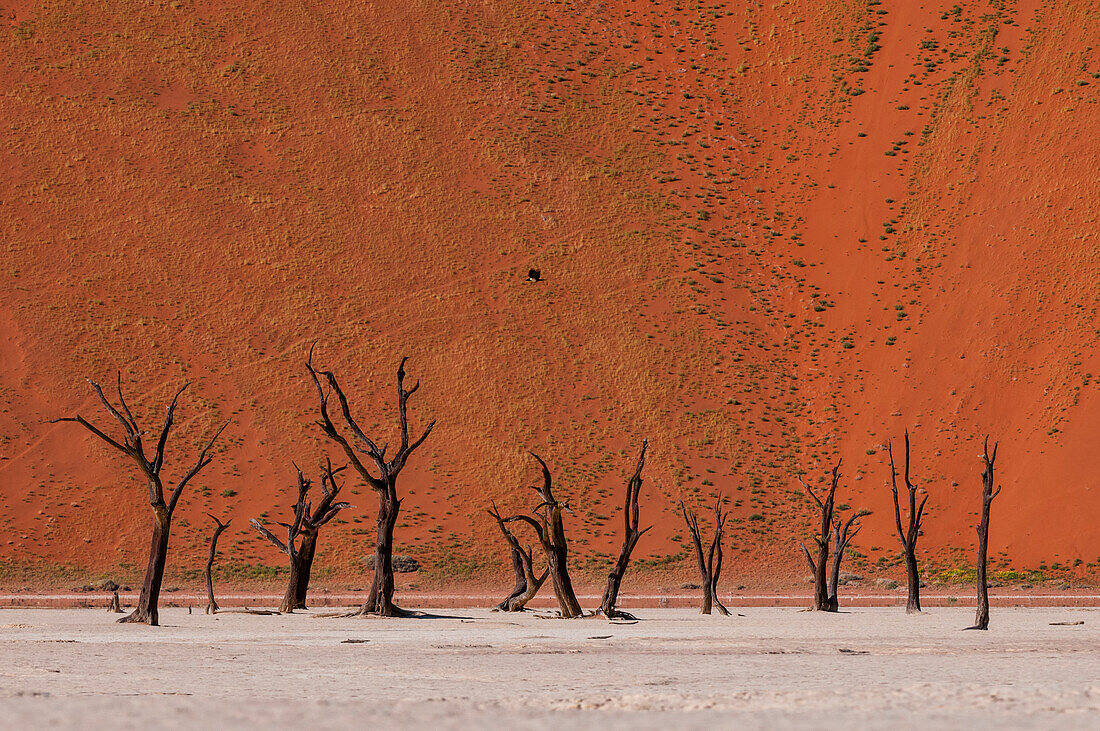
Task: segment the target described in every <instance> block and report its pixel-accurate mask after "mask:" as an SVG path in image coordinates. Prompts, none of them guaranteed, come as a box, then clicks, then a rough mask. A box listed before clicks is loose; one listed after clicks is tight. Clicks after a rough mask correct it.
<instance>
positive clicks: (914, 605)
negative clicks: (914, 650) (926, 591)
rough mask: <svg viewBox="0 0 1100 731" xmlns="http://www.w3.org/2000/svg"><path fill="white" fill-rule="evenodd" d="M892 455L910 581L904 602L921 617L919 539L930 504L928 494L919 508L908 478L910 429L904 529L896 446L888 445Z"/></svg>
mask: <svg viewBox="0 0 1100 731" xmlns="http://www.w3.org/2000/svg"><path fill="white" fill-rule="evenodd" d="M887 450H888V452H889V454H890V491H891V492H892V493H893V497H894V524H895V526H896V527H897V531H898V540H899V541H901V548H902V553H903V554H904V555H905V574H906V577H907V579H908V588H909V597H908V599H907V600H906V602H905V613H906V614H919V613H920V611H921V609H920V571H919V569H918V568H917V538H918V537H919V536H920V533H921V522H922V521H923V519H924V506H925V503H927V502H928V495H925V496H924V498H922V499H921V501H920V506H918V505H917V486H916V485H914V484H913V481H912V480H911V479H910V478H909V430H908V429H907V430H906V431H905V473H904V476H905V489H906V492H907V493H908V494H909V525H908V527H906V528H904V529H903V528H902V524H901V504H900V503H899V501H898V471H897V468H896V467H894V447H893V445H892V444H887Z"/></svg>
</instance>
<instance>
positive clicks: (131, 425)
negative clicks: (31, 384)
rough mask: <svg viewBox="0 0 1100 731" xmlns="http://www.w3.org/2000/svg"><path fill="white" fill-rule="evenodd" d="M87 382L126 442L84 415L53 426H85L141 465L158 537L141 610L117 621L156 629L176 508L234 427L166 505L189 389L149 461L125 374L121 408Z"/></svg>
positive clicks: (169, 413)
mask: <svg viewBox="0 0 1100 731" xmlns="http://www.w3.org/2000/svg"><path fill="white" fill-rule="evenodd" d="M88 382H89V383H90V384H91V386H92V390H93V391H94V392H95V394H96V397H97V398H98V399H99V402H100V403H101V404H102V405H103V408H104V409H105V410H106V411H107V413H108V414H110V415H111V417H112V418H114V419H115V421H117V422H118V423H119V424H120V425H121V426H122V431H123V438H122V440H121V441H119V440H117V439H115V438H113V437H111V436H109V435H108V434H107V433H106V432H105V431H103V430H102V429H100V428H99V427H97V426H95V425H94V424H92V423H91V422H89V421H88V420H87V419H85V418H84V417H83V416H81V415H79V414H78V415H76V416H70V417H61V418H58V419H52V420H50V423H60V422H72V423H75V424H79V425H81V426H82V427H84V428H85V429H86V430H88V431H89V432H91V433H92V434H94V435H95V436H96V437H97V438H99V439H100V440H101V441H102V442H104V443H105V444H107V445H108V446H110V447H112V448H113V449H116V450H118V451H119V452H122V453H123V454H124V455H126V456H127V457H129V458H130V459H131V460H132V461H133V462H134V463H135V464H136V465H137V466H138V470H139V471H140V472H141V474H142V476H143V477H144V478H145V481H146V488H147V491H148V500H149V505H150V507H152V509H153V536H152V540H151V542H150V548H149V561H148V564H147V565H146V569H145V578H144V580H143V582H142V587H141V594H140V595H139V597H138V605H137V608H136V609H135V610H134V611H133V612H132V613H130V614H128V615H126V616H125V617H122V618H121V619H119V620H118V621H119V622H125V623H141V624H149V625H153V626H156V625H157V624H158V623H159V611H158V602H159V599H160V588H161V583H162V582H163V579H164V567H165V563H166V561H167V557H168V538H169V535H170V534H171V530H172V516H173V515H174V513H175V510H176V506H177V504H178V503H179V500H180V496H181V495H182V494H183V491H184V488H185V487H186V486H187V484H188V483H189V482H191V480H192V479H194V478H195V477H196V476H197V475H198V474H199V472H200V471H202V469H203V468H204V467H206V466H207V465H208V464H210V462H211V459H212V458H211V457H209V456H208V453H209V451H210V450H211V449H212V448H213V446H214V443H215V442H216V441H217V439H218V437H219V436H221V433H222V432H223V431H224V430H225V428H226V427H227V426H229V422H228V421H226V422H225V423H224V424H223V425H222V426H221V428H220V429H218V430H217V431H216V432H215V433H214V436H213V437H211V438H210V441H209V442H208V443H207V444H206V446H205V447H203V449H202V450H201V451H200V452H199V456H198V459H197V461H196V462H195V465H194V466H193V467H192V468H191V469H190V470H188V472H187V473H185V474H184V475H183V477H182V478H180V480H179V482H177V483H176V486H175V487H174V488H173V489H172V490H171V492H170V493H169V495H168V499H167V501H166V500H165V488H164V481H163V479H162V477H161V470H162V468H163V466H164V458H165V451H166V449H167V444H168V439H169V434H170V433H171V431H172V426H173V424H174V422H175V413H176V406H177V404H178V403H179V397H180V395H181V394H182V393H183V392H184V391H185V390H186V389H187V387H188V385H190V384H186V383H185V384H184V385H183V386H182V387H181V388H180V389H179V390H178V391H176V393H175V395H174V396H173V397H172V400H171V402H170V403H169V404H168V408H167V410H166V413H165V417H164V424H163V426H162V427H161V430H160V434H159V436H158V437H157V442H156V449H155V451H154V453H153V456H152V458H150V457H149V456H148V454H147V453H146V451H145V444H144V442H143V441H142V436H143V435H144V433H145V432H144V431H143V430H142V429H141V427H140V425H139V424H138V422H137V419H136V418H134V415H133V412H132V411H131V410H130V407H129V405H128V404H127V403H126V398H125V396H124V395H123V392H122V373H121V371H120V372H119V373H118V374H117V378H116V385H117V391H118V402H119V406H118V407H117V408H116V407H115V405H114V404H112V403H111V400H110V399H108V398H107V396H106V394H104V392H103V388H102V387H101V386H100V385H99V384H98V383H96V382H95V381H91V380H89V381H88Z"/></svg>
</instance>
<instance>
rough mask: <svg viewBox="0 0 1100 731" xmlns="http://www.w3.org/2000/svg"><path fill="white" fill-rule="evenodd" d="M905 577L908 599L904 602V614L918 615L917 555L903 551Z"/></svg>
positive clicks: (919, 610)
mask: <svg viewBox="0 0 1100 731" xmlns="http://www.w3.org/2000/svg"><path fill="white" fill-rule="evenodd" d="M905 576H906V584H907V587H906V588H907V589H908V597H907V598H906V600H905V613H906V614H920V613H921V608H920V570H919V569H918V568H917V554H916V553H915V552H914V551H912V550H909V549H906V550H905Z"/></svg>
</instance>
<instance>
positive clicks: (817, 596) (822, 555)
mask: <svg viewBox="0 0 1100 731" xmlns="http://www.w3.org/2000/svg"><path fill="white" fill-rule="evenodd" d="M798 481H799V483H801V485H802V487H803V489H805V490H806V492H807V493H809V495H810V497H811V498H813V501H814V502H815V503H817V507H818V509H819V510H820V511H821V530H820V532H819V534H818V535H816V536H814V541H815V542H816V543H817V560H816V561H815V560H814V559H813V557H812V556H811V555H810V550H809V549H808V548H806V544H805V543H801V544H799V545H801V546H802V552H803V553H805V554H806V560H807V561H809V563H810V570H812V571H813V574H814V603H813V610H814V611H815V612H835V611H837V609H838V607H837V605H836V603H835V602H834V601H832V600H831V599H830V593H829V580H828V575H827V572H828V566H829V545H830V540H831V537H832V531H833V505H834V499H835V497H836V488H837V485H839V484H840V462H839V461H838V462H837V463H836V466H835V467H833V469H832V473H831V477H830V480H829V491H828V493H826V495H825V499H824V500H822V499H821V498H820V497H818V496H817V494H816V493H814V491H813V488H811V487H810V486H809V485H807V484H806V483H805V482H804V481H803V480H802V478H799V479H798Z"/></svg>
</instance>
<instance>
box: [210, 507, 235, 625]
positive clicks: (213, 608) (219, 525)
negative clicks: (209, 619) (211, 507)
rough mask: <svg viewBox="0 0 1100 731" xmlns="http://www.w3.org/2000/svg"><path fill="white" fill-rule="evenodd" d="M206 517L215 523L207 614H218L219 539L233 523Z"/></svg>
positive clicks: (211, 544) (211, 540) (211, 516)
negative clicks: (216, 598) (216, 567)
mask: <svg viewBox="0 0 1100 731" xmlns="http://www.w3.org/2000/svg"><path fill="white" fill-rule="evenodd" d="M206 515H207V517H209V518H210V520H212V521H214V533H213V535H211V536H210V556H209V557H208V558H207V559H206V614H217V613H218V603H217V602H216V601H214V558H215V556H217V555H218V537H219V536H221V534H222V533H223V532H224V531H225V529H226V528H228V527H229V524H230V523H232V522H233V521H232V520H227V521H225V522H224V523H223V522H221V521H220V520H218V519H217V518H215V517H214V516H213V515H211V514H210V513H207V514H206Z"/></svg>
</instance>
